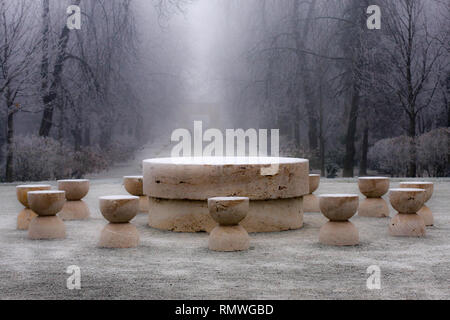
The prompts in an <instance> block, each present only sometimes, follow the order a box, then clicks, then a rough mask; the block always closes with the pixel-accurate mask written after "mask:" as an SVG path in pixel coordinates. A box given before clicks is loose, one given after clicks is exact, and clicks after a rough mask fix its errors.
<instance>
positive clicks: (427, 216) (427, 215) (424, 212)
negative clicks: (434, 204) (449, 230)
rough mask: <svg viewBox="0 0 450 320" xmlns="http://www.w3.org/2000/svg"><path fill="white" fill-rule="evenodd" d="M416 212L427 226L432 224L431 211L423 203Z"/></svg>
mask: <svg viewBox="0 0 450 320" xmlns="http://www.w3.org/2000/svg"><path fill="white" fill-rule="evenodd" d="M417 214H418V215H419V216H421V217H422V219H423V221H424V222H425V225H426V226H427V227H430V226H433V225H434V216H433V212H432V211H431V209H430V208H428V207H427V206H426V205H423V207H422V208H420V210H419V211H417Z"/></svg>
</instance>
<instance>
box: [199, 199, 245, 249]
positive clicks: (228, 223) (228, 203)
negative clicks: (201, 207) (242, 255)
mask: <svg viewBox="0 0 450 320" xmlns="http://www.w3.org/2000/svg"><path fill="white" fill-rule="evenodd" d="M208 208H209V214H210V215H211V217H212V218H213V219H214V220H215V221H216V222H217V223H218V224H219V225H218V226H217V227H215V228H214V229H213V230H212V231H211V233H210V234H209V240H208V242H209V249H210V250H213V251H226V252H230V251H242V250H247V249H248V248H249V246H250V237H249V235H248V233H247V230H245V228H243V227H242V226H240V225H239V222H241V221H242V220H243V219H244V218H245V217H246V215H247V213H248V210H249V199H248V198H244V197H225V198H224V197H216V198H210V199H208Z"/></svg>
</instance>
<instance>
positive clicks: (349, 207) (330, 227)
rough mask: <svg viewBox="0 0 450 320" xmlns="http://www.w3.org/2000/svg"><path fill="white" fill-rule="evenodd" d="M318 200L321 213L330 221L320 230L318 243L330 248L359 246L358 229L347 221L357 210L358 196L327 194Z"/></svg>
mask: <svg viewBox="0 0 450 320" xmlns="http://www.w3.org/2000/svg"><path fill="white" fill-rule="evenodd" d="M319 199H320V210H321V212H322V213H323V215H324V216H325V217H327V218H328V219H329V220H330V221H328V222H327V223H326V224H324V225H323V226H322V228H321V229H320V233H319V242H320V243H322V244H325V245H330V246H354V245H357V244H359V233H358V229H357V228H356V227H355V225H354V224H353V223H351V222H350V221H349V219H350V218H351V217H353V216H354V215H355V213H356V211H357V210H358V203H359V197H358V195H356V194H354V195H353V194H328V195H321V196H320V197H319Z"/></svg>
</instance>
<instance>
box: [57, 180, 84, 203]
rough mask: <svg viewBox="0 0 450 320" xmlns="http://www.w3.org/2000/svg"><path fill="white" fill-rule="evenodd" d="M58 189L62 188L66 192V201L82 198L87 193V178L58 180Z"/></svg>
mask: <svg viewBox="0 0 450 320" xmlns="http://www.w3.org/2000/svg"><path fill="white" fill-rule="evenodd" d="M58 190H63V191H65V192H66V199H67V200H68V201H78V200H81V199H83V198H84V197H85V196H86V195H87V194H88V192H89V180H86V179H71V180H58Z"/></svg>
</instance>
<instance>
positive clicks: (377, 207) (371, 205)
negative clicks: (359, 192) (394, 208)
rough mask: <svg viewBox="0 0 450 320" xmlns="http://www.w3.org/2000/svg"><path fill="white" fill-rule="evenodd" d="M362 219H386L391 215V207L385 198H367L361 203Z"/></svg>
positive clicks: (360, 214)
mask: <svg viewBox="0 0 450 320" xmlns="http://www.w3.org/2000/svg"><path fill="white" fill-rule="evenodd" d="M358 215H359V216H361V217H371V218H386V217H389V215H390V210H389V205H388V203H387V202H386V200H384V199H383V198H367V199H364V200H363V201H361V202H360V203H359V207H358Z"/></svg>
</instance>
